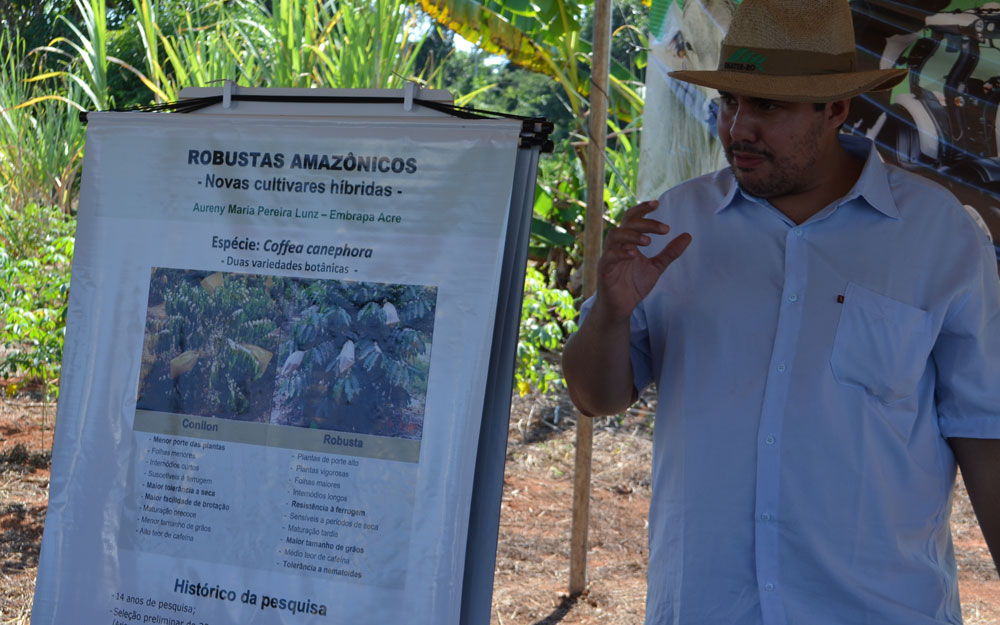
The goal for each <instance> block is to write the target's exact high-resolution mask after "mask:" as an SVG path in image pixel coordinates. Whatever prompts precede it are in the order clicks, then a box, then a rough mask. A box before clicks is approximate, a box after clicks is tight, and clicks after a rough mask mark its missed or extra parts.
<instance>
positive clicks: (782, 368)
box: [776, 363, 785, 373]
mask: <svg viewBox="0 0 1000 625" xmlns="http://www.w3.org/2000/svg"><path fill="white" fill-rule="evenodd" d="M776 369H777V370H778V373H784V372H785V363H781V364H780V365H778V366H777V367H776Z"/></svg>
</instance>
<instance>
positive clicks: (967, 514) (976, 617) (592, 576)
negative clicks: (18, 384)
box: [0, 396, 1000, 625]
mask: <svg viewBox="0 0 1000 625" xmlns="http://www.w3.org/2000/svg"><path fill="white" fill-rule="evenodd" d="M650 411H651V406H650V405H649V403H648V402H646V403H640V405H639V406H638V407H636V408H633V409H632V410H631V411H630V412H629V413H628V414H626V415H625V416H624V417H623V418H621V419H601V420H598V421H597V422H596V423H595V432H594V454H593V458H594V466H593V481H592V486H593V488H592V499H591V524H590V541H589V552H588V577H587V579H588V590H587V592H585V593H584V594H583V595H582V596H580V597H578V598H575V599H570V598H569V597H568V596H567V594H566V588H567V584H568V578H569V559H568V555H567V553H568V546H569V536H570V507H569V506H570V502H571V500H572V492H573V457H574V441H575V428H574V426H575V413H574V411H573V409H572V407H571V406H570V404H569V403H568V401H567V400H566V399H565V397H562V396H556V397H548V398H539V397H530V396H529V397H525V398H515V399H514V405H513V409H512V413H511V421H510V439H509V443H508V449H507V466H506V475H505V479H504V496H503V502H502V504H501V521H500V535H499V542H498V545H497V563H496V578H495V587H494V596H493V615H492V623H491V625H555V624H556V623H560V624H563V625H584V624H595V625H596V624H597V623H600V624H602V625H637V624H641V623H642V614H643V604H644V599H645V591H646V584H645V571H646V566H647V564H648V552H647V549H646V513H647V507H648V505H649V488H650V484H649V466H650V461H651V458H652V441H651V435H652V430H651V429H650V426H651V423H652V419H651V412H650ZM54 415H55V406H54V405H51V404H43V403H39V402H35V401H30V400H27V399H0V535H2V541H0V625H15V624H16V625H23V624H27V623H28V622H29V620H30V613H31V599H32V594H33V590H34V580H35V574H36V572H37V567H38V552H39V543H40V540H41V533H42V524H43V522H44V519H45V510H46V506H47V498H48V483H49V473H48V466H49V458H50V454H49V450H50V449H51V443H52V426H53V421H54ZM956 488H957V496H956V500H955V501H956V502H955V507H954V511H953V516H952V531H953V535H954V537H955V549H956V555H957V559H958V565H959V580H960V588H961V596H962V612H963V614H964V616H965V623H966V625H987V624H991V625H996V624H1000V580H998V577H997V573H996V570H995V568H994V567H993V563H992V561H991V559H990V556H989V552H988V551H987V549H986V544H985V542H984V540H983V537H982V534H981V533H980V531H979V526H978V524H977V523H976V519H975V516H974V515H973V513H972V508H971V506H970V504H969V502H968V497H967V496H966V495H965V491H964V489H963V488H962V486H961V484H959V485H958V486H957V487H956Z"/></svg>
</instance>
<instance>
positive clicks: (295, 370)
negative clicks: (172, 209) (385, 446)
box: [136, 268, 437, 439]
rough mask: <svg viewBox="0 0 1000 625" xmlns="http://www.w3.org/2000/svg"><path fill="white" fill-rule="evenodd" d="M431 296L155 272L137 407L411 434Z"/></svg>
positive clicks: (408, 289)
mask: <svg viewBox="0 0 1000 625" xmlns="http://www.w3.org/2000/svg"><path fill="white" fill-rule="evenodd" d="M436 303H437V289H436V288H433V287H426V286H414V285H401V284H380V283H372V282H349V281H336V280H305V279H299V278H284V277H277V276H259V275H252V274H240V273H223V272H215V273H213V272H208V271H194V270H183V269H167V268H155V269H153V271H152V277H151V279H150V286H149V300H148V306H147V309H146V333H145V337H144V342H143V352H142V366H141V370H140V379H139V395H138V400H137V402H136V408H137V409H140V410H151V411H157V412H168V413H173V414H188V415H195V416H203V417H216V418H221V419H236V420H240V421H254V422H259V423H270V424H272V425H284V426H293V427H308V428H317V429H322V430H337V431H341V432H355V433H359V434H373V435H376V436H391V437H397V438H411V439H419V438H420V437H421V434H422V432H423V420H424V409H425V404H426V397H427V376H428V373H429V370H430V353H431V337H432V334H433V328H434V313H435V306H436Z"/></svg>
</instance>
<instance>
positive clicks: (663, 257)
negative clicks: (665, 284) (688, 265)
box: [650, 232, 691, 271]
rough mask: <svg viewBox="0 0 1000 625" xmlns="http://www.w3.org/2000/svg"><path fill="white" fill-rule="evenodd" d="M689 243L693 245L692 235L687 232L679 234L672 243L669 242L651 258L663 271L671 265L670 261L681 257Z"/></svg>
mask: <svg viewBox="0 0 1000 625" xmlns="http://www.w3.org/2000/svg"><path fill="white" fill-rule="evenodd" d="M688 245H691V235H690V234H688V233H687V232H685V233H683V234H679V235H677V236H676V237H674V238H673V240H671V241H670V243H667V245H666V247H664V248H663V249H662V250H660V253H659V254H657V255H656V256H654V257H653V258H651V259H650V260H652V261H653V263H655V264H656V266H657V267H659V268H660V271H663V270H664V269H666V268H667V267H668V266H669V265H670V263H672V262H674V261H675V260H677V259H678V258H680V256H681V254H683V253H684V250H686V249H687V248H688Z"/></svg>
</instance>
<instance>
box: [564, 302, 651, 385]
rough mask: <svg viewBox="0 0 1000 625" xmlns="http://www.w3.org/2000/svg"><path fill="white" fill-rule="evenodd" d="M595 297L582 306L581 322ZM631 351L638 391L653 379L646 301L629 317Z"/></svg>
mask: <svg viewBox="0 0 1000 625" xmlns="http://www.w3.org/2000/svg"><path fill="white" fill-rule="evenodd" d="M594 297H595V296H591V297H589V298H587V300H586V301H585V302H584V303H583V305H582V306H581V307H580V323H581V324H582V323H583V320H584V319H585V318H586V317H587V313H589V312H590V309H591V308H592V307H593V306H594ZM629 352H630V357H631V360H632V384H634V385H635V390H636V392H637V393H642V391H643V390H644V389H645V388H646V387H647V386H649V384H650V383H651V382H652V381H653V380H652V377H653V361H652V355H651V352H650V347H649V329H648V326H647V324H646V307H645V302H644V301H643V302H640V303H639V305H638V306H637V307H636V309H635V310H633V311H632V316H631V318H630V319H629Z"/></svg>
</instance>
